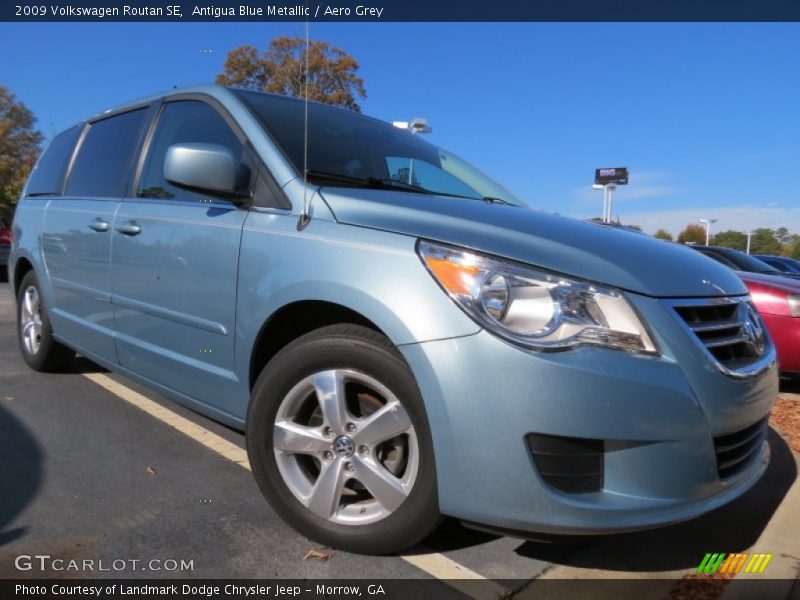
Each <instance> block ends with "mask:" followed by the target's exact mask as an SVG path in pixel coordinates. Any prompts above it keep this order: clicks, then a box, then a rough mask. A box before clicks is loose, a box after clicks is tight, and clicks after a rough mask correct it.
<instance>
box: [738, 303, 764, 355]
mask: <svg viewBox="0 0 800 600" xmlns="http://www.w3.org/2000/svg"><path fill="white" fill-rule="evenodd" d="M742 335H743V336H744V338H745V340H746V341H745V343H746V344H747V345H748V347H749V348H750V351H751V352H752V353H753V355H754V356H761V355H762V354H764V346H765V340H764V328H763V327H762V325H761V320H760V319H759V317H758V314H757V313H756V311H755V309H754V308H753V307H752V306H749V305H747V310H746V312H745V317H744V324H742Z"/></svg>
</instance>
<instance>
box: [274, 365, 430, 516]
mask: <svg viewBox="0 0 800 600" xmlns="http://www.w3.org/2000/svg"><path fill="white" fill-rule="evenodd" d="M272 440H273V449H274V452H275V459H276V461H277V464H278V469H279V471H280V474H281V476H282V478H283V481H284V483H285V484H286V486H287V487H288V488H289V490H290V491H291V492H292V494H293V495H294V496H295V497H296V498H297V499H298V500H299V501H300V502H301V503H302V504H303V505H304V506H305V507H306V508H308V509H309V510H310V511H311V512H312V513H314V514H315V515H317V516H318V517H321V518H323V519H326V520H328V521H332V522H335V523H339V524H346V525H363V524H367V523H374V522H376V521H379V520H381V519H383V518H385V517H387V516H388V515H390V514H392V513H393V512H394V511H395V510H397V509H398V508H399V507H400V505H401V504H402V503H403V501H404V500H405V499H406V498H407V497H408V495H409V493H410V492H411V489H412V488H413V486H414V481H415V479H416V476H417V471H418V469H419V445H418V442H417V437H416V433H415V431H414V426H413V424H412V423H411V419H410V417H409V415H408V413H407V412H406V409H405V408H404V407H403V405H402V403H401V402H400V401H399V400H398V399H397V397H396V396H395V395H394V394H393V393H392V392H391V391H389V390H388V389H387V388H386V387H385V386H384V385H382V384H381V383H380V382H378V381H377V380H375V379H374V378H373V377H370V376H369V375H366V374H364V373H361V372H358V371H354V370H348V369H331V370H327V371H320V372H317V373H314V374H313V375H311V376H309V377H306V378H305V379H303V380H302V381H300V382H299V383H298V384H296V385H295V386H294V387H293V388H292V389H291V390H290V391H289V393H288V394H287V395H286V396H285V398H284V399H283V400H282V402H281V405H280V407H279V409H278V412H277V415H276V418H275V425H274V428H273V436H272Z"/></svg>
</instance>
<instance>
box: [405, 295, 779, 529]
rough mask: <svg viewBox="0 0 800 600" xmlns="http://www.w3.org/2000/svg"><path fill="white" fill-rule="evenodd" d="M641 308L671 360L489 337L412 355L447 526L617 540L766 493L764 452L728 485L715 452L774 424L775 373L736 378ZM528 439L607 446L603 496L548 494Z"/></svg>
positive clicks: (650, 307) (439, 344) (668, 320)
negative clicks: (769, 419)
mask: <svg viewBox="0 0 800 600" xmlns="http://www.w3.org/2000/svg"><path fill="white" fill-rule="evenodd" d="M636 303H637V306H638V308H639V309H640V311H641V312H642V313H644V314H645V317H646V318H647V320H648V322H649V323H650V324H651V325H653V329H654V330H655V332H656V335H657V337H658V343H659V346H660V348H661V349H662V356H660V357H653V356H644V355H631V354H627V353H624V352H620V351H614V350H606V349H602V348H590V347H583V348H577V349H574V350H570V351H566V352H558V353H542V352H533V351H527V350H524V349H521V348H518V347H515V346H512V345H510V344H508V343H506V342H504V341H501V340H499V339H498V338H496V337H495V336H493V335H491V334H490V333H488V332H485V331H481V332H479V333H477V334H475V335H472V336H467V337H461V338H455V339H449V340H441V341H435V342H427V343H421V344H410V345H405V346H402V347H401V351H402V352H403V354H404V356H405V358H406V360H407V361H408V363H409V365H410V366H411V368H412V370H413V372H414V374H415V376H416V378H417V382H418V384H419V386H420V389H421V392H422V395H423V398H424V399H425V404H426V408H427V411H428V417H429V421H430V425H431V431H432V434H433V440H434V448H435V453H436V467H437V477H438V485H439V501H440V507H441V510H442V512H443V513H444V514H447V515H450V516H454V517H458V518H461V519H464V520H468V521H472V522H477V523H482V524H486V525H490V526H493V527H498V528H504V529H511V530H526V531H535V532H547V533H563V534H581V533H604V532H615V531H624V530H631V529H641V528H647V527H653V526H657V525H662V524H667V523H671V522H677V521H682V520H686V519H690V518H693V517H695V516H698V515H700V514H702V513H704V512H707V511H709V510H712V509H714V508H717V507H719V506H721V505H723V504H725V503H727V502H729V501H731V500H732V499H734V498H735V497H737V496H739V495H740V494H742V493H743V492H745V491H746V490H747V489H748V488H749V487H750V486H752V485H753V484H754V483H755V482H756V481H757V480H758V478H759V477H760V475H761V474H762V473H763V472H764V470H765V469H766V466H767V463H768V460H769V450H768V447H767V445H766V443H764V442H761V441H759V446H758V447H757V448H756V450H755V451H754V452H753V454H752V456H751V457H750V459H748V461H746V464H745V465H744V466H743V467H742V469H740V470H739V471H737V472H736V474H735V475H734V476H732V477H730V478H727V479H724V480H721V479H720V476H719V473H718V468H717V467H718V465H717V457H716V454H715V445H714V438H715V437H719V436H725V434H729V433H731V432H737V431H739V430H742V429H745V428H747V427H750V426H752V425H753V424H754V423H757V422H758V421H761V420H763V419H765V417H766V416H767V415H768V414H769V410H770V407H771V404H772V402H773V400H774V398H775V397H776V396H777V391H778V387H777V386H778V380H777V373H776V369H775V368H774V367H773V368H770V369H769V370H768V371H767V372H765V373H763V374H762V375H760V376H759V377H755V378H752V379H747V380H734V379H731V378H729V377H726V376H725V375H723V374H722V373H720V372H719V371H717V370H716V369H715V368H714V367H713V366H712V365H711V364H710V363H709V361H708V360H706V359H705V357H704V355H703V354H702V352H701V350H700V349H699V346H698V345H697V344H696V343H694V342H693V341H692V340H691V339H690V338H689V337H688V334H686V332H684V331H683V330H681V329H680V328H679V327H677V326H676V324H675V323H674V322H673V321H672V319H673V317H672V316H671V315H667V311H665V310H664V308H663V306H662V305H660V304H659V303H658V301H656V300H652V299H641V298H640V299H638V300H637V302H636ZM648 313H649V314H648ZM662 331H667V332H668V334H667V335H660V334H659V332H662ZM675 356H682V357H683V360H681V361H680V363H679V362H678V361H677V360H676V359H675ZM530 434H544V435H549V436H568V437H571V438H584V439H591V440H603V441H604V444H605V448H606V452H605V454H604V459H603V462H604V480H603V485H602V488H601V489H600V490H599V491H595V492H591V493H578V494H574V493H565V492H561V491H558V490H557V489H555V488H553V487H552V486H550V485H548V484H547V483H545V481H544V479H543V478H542V476H541V475H540V473H539V472H538V470H537V468H536V465H535V463H534V459H533V458H532V454H531V451H530V448H529V445H528V441H527V440H528V439H529V438H528V436H529V435H530Z"/></svg>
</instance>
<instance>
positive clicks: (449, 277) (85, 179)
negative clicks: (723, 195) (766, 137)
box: [9, 86, 778, 553]
mask: <svg viewBox="0 0 800 600" xmlns="http://www.w3.org/2000/svg"><path fill="white" fill-rule="evenodd" d="M306 108H307V120H306V116H305V115H306ZM306 131H307V134H306ZM13 228H14V235H13V246H12V248H11V254H10V260H9V275H10V282H11V285H12V286H13V291H14V293H15V297H16V298H17V316H18V326H19V342H20V349H21V352H22V356H23V357H24V359H25V361H26V362H27V364H28V365H29V366H30V367H31V368H33V369H35V370H39V371H58V370H63V369H64V368H66V367H67V366H68V365H69V363H70V361H71V360H72V359H73V356H74V354H75V353H76V352H77V353H80V354H81V355H83V356H85V357H87V358H89V359H91V360H92V361H95V362H96V363H98V364H100V365H102V366H103V367H106V368H108V369H111V370H114V371H117V372H119V373H121V374H123V375H125V376H127V377H129V378H131V379H132V380H135V381H137V382H139V383H141V384H144V385H146V386H149V387H151V388H152V389H154V390H155V391H157V392H158V393H160V394H163V395H164V396H167V397H169V398H171V399H173V400H175V401H177V402H179V403H181V404H183V405H186V406H188V407H190V408H192V409H194V410H196V411H198V412H200V413H203V414H205V415H207V416H209V417H211V418H212V419H216V420H219V421H221V422H223V423H226V424H228V425H231V426H233V427H237V428H239V429H241V430H243V431H245V435H246V444H247V451H248V455H249V458H250V462H251V465H252V470H253V474H254V475H255V478H256V480H257V482H258V485H259V486H260V489H261V490H262V492H263V494H264V496H265V497H266V498H267V500H268V501H269V503H270V504H271V505H272V507H273V508H274V509H275V511H277V513H278V514H279V515H280V516H281V517H282V518H283V519H285V520H286V521H287V522H288V523H289V524H291V525H292V526H293V527H294V528H296V529H297V530H298V531H300V532H302V533H303V534H305V535H307V536H308V537H310V538H312V539H314V540H317V541H319V542H321V543H324V544H328V545H331V546H334V547H338V548H342V549H346V550H350V551H355V552H364V553H386V552H392V551H397V550H399V549H402V548H404V547H407V546H409V545H411V544H414V543H416V542H417V541H419V540H420V539H422V538H423V537H424V536H426V535H427V534H428V533H429V532H431V531H432V529H433V528H434V527H435V526H436V525H437V523H438V522H439V520H440V518H441V515H449V516H452V517H455V518H458V519H460V520H462V521H464V522H466V523H467V524H471V525H475V526H480V527H483V528H490V529H496V530H501V531H518V532H539V533H545V534H570V535H577V534H593V533H601V532H617V531H626V530H634V529H641V528H646V527H653V526H658V525H663V524H667V523H673V522H677V521H681V520H686V519H690V518H692V517H695V516H697V515H700V514H702V513H705V512H707V511H709V510H712V509H714V508H716V507H719V506H721V505H723V504H725V503H727V502H729V501H731V500H732V499H734V498H736V497H737V496H739V495H741V494H742V493H743V492H745V491H746V490H747V489H748V488H750V487H751V486H752V485H753V484H754V483H755V482H756V481H757V480H758V478H759V476H760V475H761V474H762V473H763V472H764V470H765V468H766V465H767V462H768V452H769V450H768V446H767V444H766V441H765V434H766V429H767V419H768V416H769V411H770V407H771V404H772V402H773V400H774V398H775V397H776V395H777V387H778V379H777V373H776V366H775V363H776V359H775V349H774V346H773V343H772V342H771V340H770V338H769V336H768V334H767V333H765V331H764V328H763V325H762V321H761V318H760V317H759V315H758V313H757V311H756V310H755V308H754V307H753V304H752V302H751V299H750V297H749V296H748V294H747V288H746V287H745V286H744V284H743V283H742V282H741V281H740V280H739V279H738V278H737V277H736V275H735V274H734V273H733V272H732V271H730V270H729V269H727V268H725V267H723V266H721V265H719V264H717V263H716V262H714V261H712V260H711V259H708V258H706V257H705V256H702V255H701V254H700V253H698V252H694V251H693V250H691V249H689V248H685V247H682V246H679V245H677V244H669V243H665V242H662V241H659V240H656V239H653V238H650V237H649V236H644V235H637V234H634V233H630V232H627V231H623V230H619V229H618V228H612V227H604V226H602V225H599V224H596V223H589V222H582V221H577V220H573V219H569V218H565V217H561V216H557V215H550V214H544V213H541V212H538V211H534V210H531V209H530V208H529V207H528V206H526V204H525V203H524V202H522V201H521V200H519V199H518V198H517V197H515V196H514V195H513V194H512V193H510V192H509V191H508V190H506V189H505V188H504V187H502V186H501V185H499V184H498V183H496V182H494V181H493V180H492V179H490V178H489V177H487V176H486V175H485V174H483V173H482V172H481V171H479V170H477V169H475V168H474V167H472V166H471V165H469V164H468V163H467V162H465V161H464V160H462V159H461V158H459V157H458V156H456V155H455V154H451V153H450V152H448V151H447V150H444V149H442V148H438V147H436V146H434V145H432V144H430V143H428V142H426V141H424V140H422V139H421V138H420V136H415V135H413V134H412V133H411V132H408V131H404V130H400V129H398V128H396V127H393V126H392V125H390V124H387V123H384V122H381V121H378V120H375V119H372V118H368V117H365V116H363V115H360V114H357V113H355V112H351V111H347V110H342V109H338V108H334V107H330V106H326V105H323V104H317V103H309V104H308V105H307V107H306V104H305V103H304V102H303V101H302V100H298V99H293V98H287V97H282V96H275V95H269V94H262V93H257V92H253V91H243V90H235V89H227V88H223V87H217V86H198V87H193V88H187V89H182V90H171V91H170V92H168V93H164V94H158V95H154V96H151V97H148V98H145V99H143V100H140V101H137V102H133V103H131V104H128V105H126V106H122V107H118V108H114V109H111V110H108V111H105V112H103V113H101V114H99V115H96V116H94V117H92V118H90V119H87V120H86V121H84V122H81V123H79V124H77V125H75V126H74V127H71V128H70V129H68V130H66V131H64V132H63V133H61V134H60V135H58V136H56V137H55V138H54V139H53V140H52V141H51V142H50V144H49V146H48V147H47V149H46V151H45V152H44V154H43V156H42V157H41V159H40V160H39V162H38V164H37V166H36V167H35V169H34V170H33V172H32V174H31V176H30V179H29V181H28V183H27V186H26V188H25V190H24V191H23V196H22V198H21V199H20V202H19V207H18V209H17V212H16V216H15V219H14V224H13Z"/></svg>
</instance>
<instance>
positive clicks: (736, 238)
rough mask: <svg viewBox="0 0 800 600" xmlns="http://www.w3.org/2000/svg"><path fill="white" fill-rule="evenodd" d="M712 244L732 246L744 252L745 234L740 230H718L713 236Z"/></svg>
mask: <svg viewBox="0 0 800 600" xmlns="http://www.w3.org/2000/svg"><path fill="white" fill-rule="evenodd" d="M714 244H715V245H717V246H722V247H723V248H733V249H734V250H741V251H742V252H744V251H745V250H746V249H747V235H745V234H744V233H742V232H741V231H734V230H733V229H729V230H728V231H720V232H719V233H718V234H716V235H715V236H714Z"/></svg>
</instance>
